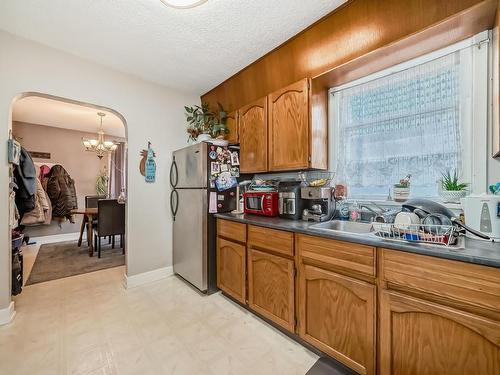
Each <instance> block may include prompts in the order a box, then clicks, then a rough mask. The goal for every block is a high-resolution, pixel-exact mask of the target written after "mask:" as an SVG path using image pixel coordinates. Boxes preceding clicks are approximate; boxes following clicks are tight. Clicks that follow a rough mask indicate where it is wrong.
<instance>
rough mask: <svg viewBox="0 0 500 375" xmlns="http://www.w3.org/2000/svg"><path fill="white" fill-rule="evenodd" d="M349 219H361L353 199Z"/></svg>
mask: <svg viewBox="0 0 500 375" xmlns="http://www.w3.org/2000/svg"><path fill="white" fill-rule="evenodd" d="M350 219H351V221H360V220H361V210H360V208H359V205H358V202H357V201H354V203H353V204H352V208H351V214H350Z"/></svg>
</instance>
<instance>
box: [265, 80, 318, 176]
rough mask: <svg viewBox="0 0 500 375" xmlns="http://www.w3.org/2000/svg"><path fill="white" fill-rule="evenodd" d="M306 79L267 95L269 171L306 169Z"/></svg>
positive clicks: (307, 127) (307, 157) (307, 109)
mask: <svg viewBox="0 0 500 375" xmlns="http://www.w3.org/2000/svg"><path fill="white" fill-rule="evenodd" d="M309 85H310V82H309V80H308V79H303V80H301V81H299V82H296V83H294V84H292V85H289V86H287V87H285V88H283V89H280V90H277V91H275V92H273V93H272V94H269V170H270V171H284V170H295V169H306V168H309V161H310V159H311V154H310V134H309V133H310V121H309V119H310V116H309V102H310V101H309V96H310V95H309V92H310V91H309V87H310V86H309Z"/></svg>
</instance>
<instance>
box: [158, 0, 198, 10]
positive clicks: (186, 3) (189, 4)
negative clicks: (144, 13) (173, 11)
mask: <svg viewBox="0 0 500 375" xmlns="http://www.w3.org/2000/svg"><path fill="white" fill-rule="evenodd" d="M160 1H161V2H162V3H163V4H165V5H168V6H169V7H173V8H179V9H187V8H194V7H197V6H198V5H201V4H203V3H205V2H207V0H160Z"/></svg>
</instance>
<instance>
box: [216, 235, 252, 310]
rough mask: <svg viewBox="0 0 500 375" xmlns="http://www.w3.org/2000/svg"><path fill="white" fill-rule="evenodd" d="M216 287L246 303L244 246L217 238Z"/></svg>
mask: <svg viewBox="0 0 500 375" xmlns="http://www.w3.org/2000/svg"><path fill="white" fill-rule="evenodd" d="M217 287H218V288H219V289H221V290H223V291H224V292H226V293H227V294H229V295H230V296H231V297H233V298H235V299H236V300H238V301H240V302H241V303H246V249H245V246H243V245H240V244H237V243H234V242H231V241H227V240H224V239H222V238H217Z"/></svg>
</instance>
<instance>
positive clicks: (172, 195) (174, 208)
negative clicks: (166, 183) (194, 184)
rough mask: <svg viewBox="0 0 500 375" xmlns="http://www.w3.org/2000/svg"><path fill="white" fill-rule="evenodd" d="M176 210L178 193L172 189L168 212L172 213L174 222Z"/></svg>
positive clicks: (177, 208)
mask: <svg viewBox="0 0 500 375" xmlns="http://www.w3.org/2000/svg"><path fill="white" fill-rule="evenodd" d="M174 195H175V206H174ZM178 210H179V193H178V192H177V190H175V189H174V190H172V192H171V193H170V211H171V212H172V218H173V219H174V221H175V216H176V215H177V211H178Z"/></svg>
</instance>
